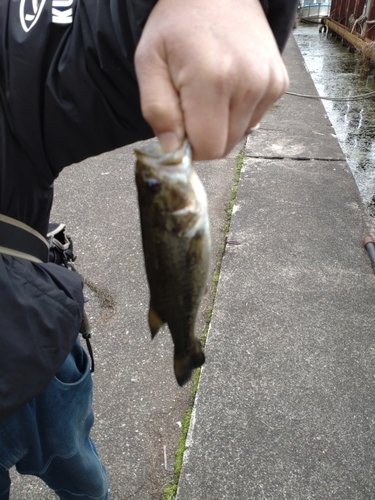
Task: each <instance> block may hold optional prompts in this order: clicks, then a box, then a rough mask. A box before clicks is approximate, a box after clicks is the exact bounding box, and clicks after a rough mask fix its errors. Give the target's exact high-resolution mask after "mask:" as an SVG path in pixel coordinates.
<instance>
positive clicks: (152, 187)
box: [146, 179, 161, 194]
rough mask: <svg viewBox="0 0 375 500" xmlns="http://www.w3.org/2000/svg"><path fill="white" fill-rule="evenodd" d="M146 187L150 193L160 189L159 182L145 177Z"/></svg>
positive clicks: (157, 191)
mask: <svg viewBox="0 0 375 500" xmlns="http://www.w3.org/2000/svg"><path fill="white" fill-rule="evenodd" d="M146 185H147V189H148V190H149V191H150V193H152V194H156V193H159V192H160V190H161V184H160V182H159V181H157V180H156V179H147V180H146Z"/></svg>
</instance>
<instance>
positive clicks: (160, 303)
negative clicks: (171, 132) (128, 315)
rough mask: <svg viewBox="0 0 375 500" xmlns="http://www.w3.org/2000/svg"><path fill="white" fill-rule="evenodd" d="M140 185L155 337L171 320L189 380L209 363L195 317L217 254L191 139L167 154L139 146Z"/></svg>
mask: <svg viewBox="0 0 375 500" xmlns="http://www.w3.org/2000/svg"><path fill="white" fill-rule="evenodd" d="M135 153H136V156H137V163H136V184H137V189H138V202H139V211H140V219H141V230H142V242H143V252H144V258H145V267H146V273H147V279H148V284H149V288H150V309H149V313H148V322H149V326H150V330H151V336H152V338H153V337H154V336H155V335H156V334H157V332H158V330H159V328H160V327H161V326H162V325H164V324H165V323H167V324H168V327H169V330H170V332H171V335H172V339H173V343H174V372H175V375H176V379H177V382H178V383H179V385H181V386H182V385H184V384H185V383H186V382H187V381H188V380H189V379H190V377H191V373H192V371H193V369H194V368H198V367H200V366H202V365H203V363H204V360H205V358H204V353H203V349H202V345H201V343H200V341H199V340H198V339H197V338H196V336H195V334H194V326H195V320H196V316H197V312H198V309H199V305H200V302H201V299H202V296H203V294H204V293H205V290H206V285H207V277H208V267H209V260H210V253H211V241H210V231H209V222H208V213H207V196H206V192H205V190H204V187H203V185H202V183H201V181H200V179H199V177H198V175H197V173H196V171H195V169H194V167H193V164H192V160H191V150H190V146H189V143H188V141H185V142H184V144H183V146H182V147H181V149H178V150H176V151H173V152H172V153H163V152H162V151H161V148H160V145H159V144H158V143H157V142H153V143H150V144H149V145H148V146H146V147H145V148H144V149H140V150H136V151H135Z"/></svg>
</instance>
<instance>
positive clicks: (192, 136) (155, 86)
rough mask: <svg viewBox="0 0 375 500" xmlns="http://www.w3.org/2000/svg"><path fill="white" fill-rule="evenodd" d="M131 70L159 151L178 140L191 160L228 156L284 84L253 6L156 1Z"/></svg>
mask: <svg viewBox="0 0 375 500" xmlns="http://www.w3.org/2000/svg"><path fill="white" fill-rule="evenodd" d="M135 68H136V72H137V78H138V83H139V87H140V93H141V106H142V113H143V116H144V118H145V119H146V120H147V121H148V123H149V124H150V126H151V127H152V129H153V130H154V133H155V135H156V136H157V137H158V138H159V141H160V143H161V145H162V147H163V149H164V150H165V151H171V150H173V149H175V148H177V147H178V146H180V144H181V142H182V140H183V138H184V136H185V134H186V135H187V137H188V138H189V140H190V143H191V146H192V149H193V156H194V159H196V160H208V159H214V158H222V157H224V156H225V155H226V154H228V153H229V151H230V150H231V149H232V148H233V147H234V146H235V145H236V144H237V143H238V142H239V141H240V140H241V139H243V137H244V135H245V131H246V130H248V129H249V128H251V127H254V126H256V125H257V124H258V123H259V121H260V119H261V118H262V116H263V114H264V113H265V112H266V111H267V109H268V108H269V107H270V106H271V105H272V104H273V103H274V102H275V101H276V100H277V99H279V98H280V97H281V95H282V94H283V93H284V92H285V90H286V89H287V87H288V83H289V80H288V75H287V72H286V69H285V66H284V63H283V61H282V59H281V56H280V53H279V50H278V47H277V45H276V42H275V39H274V37H273V34H272V31H271V29H270V27H269V25H268V22H267V19H266V17H265V15H264V12H263V10H262V7H261V5H260V3H259V0H220V1H218V0H189V2H186V1H185V2H184V1H177V0H158V3H157V4H156V6H155V7H154V9H153V11H152V12H151V14H150V16H149V19H148V21H147V23H146V26H145V28H144V31H143V34H142V37H141V40H140V42H139V45H138V47H137V50H136V54H135Z"/></svg>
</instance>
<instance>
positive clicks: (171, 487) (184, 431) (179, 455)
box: [162, 151, 245, 500]
mask: <svg viewBox="0 0 375 500" xmlns="http://www.w3.org/2000/svg"><path fill="white" fill-rule="evenodd" d="M244 156H245V155H244V151H241V153H240V154H239V156H238V158H237V169H236V174H235V177H234V184H233V188H232V196H231V199H230V201H229V204H228V208H227V219H226V222H225V226H224V231H223V232H224V242H223V244H222V247H221V250H222V254H221V256H220V259H219V262H218V263H217V267H216V270H215V273H214V278H213V284H212V298H211V305H210V307H209V308H208V310H207V315H206V322H205V327H204V329H203V332H202V336H201V341H202V344H203V345H205V344H206V339H207V334H208V330H209V327H210V324H211V317H212V313H213V309H214V303H215V298H216V292H217V287H218V284H219V278H220V271H221V263H222V260H223V256H224V252H225V241H226V237H227V235H228V233H229V229H230V222H231V218H232V213H233V207H234V204H235V201H236V197H237V191H238V184H239V180H240V175H241V170H242V165H243V160H244ZM200 374H201V369H200V368H198V369H197V370H195V372H194V375H193V387H192V390H191V397H192V401H191V404H190V406H189V408H188V409H187V410H186V413H185V416H184V418H183V420H182V423H181V437H180V440H179V443H178V447H177V450H176V453H175V456H176V461H175V464H174V470H173V478H172V480H171V481H170V482H169V483H168V484H167V486H166V487H165V488H164V491H163V496H162V500H174V499H175V497H176V494H177V488H178V481H179V479H180V474H181V469H182V464H183V458H184V452H185V448H186V438H187V435H188V432H189V427H190V421H191V415H192V413H193V406H194V401H195V396H196V393H197V390H198V384H199V379H200Z"/></svg>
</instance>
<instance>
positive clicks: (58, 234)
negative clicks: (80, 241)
mask: <svg viewBox="0 0 375 500" xmlns="http://www.w3.org/2000/svg"><path fill="white" fill-rule="evenodd" d="M47 241H48V245H49V252H48V262H53V263H54V264H59V265H61V266H64V267H67V268H68V269H71V268H72V266H71V263H72V262H74V261H75V260H76V256H75V255H74V253H73V241H72V238H71V236H70V234H69V233H68V232H67V230H66V225H65V224H56V223H54V222H51V223H50V224H49V225H48V234H47Z"/></svg>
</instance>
